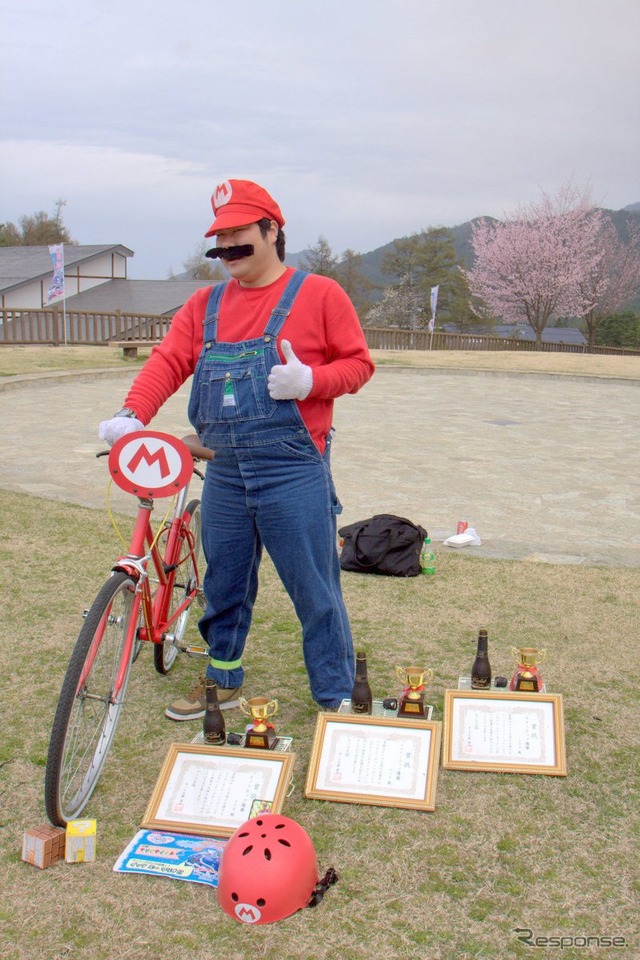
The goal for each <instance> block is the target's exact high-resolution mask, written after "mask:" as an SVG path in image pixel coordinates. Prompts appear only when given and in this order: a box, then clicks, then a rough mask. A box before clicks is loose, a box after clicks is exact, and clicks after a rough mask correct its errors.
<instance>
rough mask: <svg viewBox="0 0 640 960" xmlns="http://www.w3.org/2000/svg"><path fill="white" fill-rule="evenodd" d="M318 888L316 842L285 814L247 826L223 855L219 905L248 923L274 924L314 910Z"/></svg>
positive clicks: (250, 822)
mask: <svg viewBox="0 0 640 960" xmlns="http://www.w3.org/2000/svg"><path fill="white" fill-rule="evenodd" d="M317 883H318V861H317V859H316V852H315V849H314V846H313V843H312V841H311V837H310V836H309V834H308V833H307V832H306V830H304V829H303V828H302V827H301V826H300V824H298V823H296V822H295V820H290V819H289V817H282V816H280V815H279V814H265V815H264V816H260V817H258V818H256V819H253V820H247V822H246V823H243V824H242V825H241V826H240V827H238V829H237V830H236V832H235V833H234V834H233V836H232V837H231V838H230V839H229V841H228V843H227V844H226V846H225V848H224V851H223V853H222V860H221V862H220V875H219V882H218V901H219V902H220V906H221V907H222V909H223V910H224V911H225V913H228V914H229V916H231V917H235V919H236V920H240V921H241V922H242V923H274V922H275V921H276V920H283V919H284V918H285V917H288V916H290V915H291V914H292V913H295V912H296V910H300V909H301V908H302V907H306V906H308V905H309V901H310V900H312V898H313V894H314V890H315V888H316V884H317Z"/></svg>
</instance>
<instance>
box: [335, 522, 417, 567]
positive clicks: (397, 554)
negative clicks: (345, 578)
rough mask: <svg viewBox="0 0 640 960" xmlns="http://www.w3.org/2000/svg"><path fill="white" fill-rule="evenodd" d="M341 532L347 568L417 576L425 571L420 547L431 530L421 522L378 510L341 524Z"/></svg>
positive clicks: (344, 562) (343, 565)
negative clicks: (370, 515) (366, 516)
mask: <svg viewBox="0 0 640 960" xmlns="http://www.w3.org/2000/svg"><path fill="white" fill-rule="evenodd" d="M338 533H339V534H340V536H341V537H342V538H343V540H344V543H343V546H342V553H341V554H340V566H341V568H342V569H343V570H351V571H354V572H356V573H378V574H382V575H385V576H388V577H417V576H418V574H419V573H420V572H421V568H420V551H421V550H422V544H423V542H424V538H425V537H427V536H428V533H427V531H426V530H425V529H424V527H421V526H420V524H418V523H412V522H411V520H405V518H404V517H396V516H394V515H393V514H392V513H378V514H376V515H375V517H369V519H368V520H359V521H358V522H357V523H350V524H349V525H348V526H346V527H341V528H340V530H338Z"/></svg>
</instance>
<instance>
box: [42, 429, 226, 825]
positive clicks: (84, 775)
mask: <svg viewBox="0 0 640 960" xmlns="http://www.w3.org/2000/svg"><path fill="white" fill-rule="evenodd" d="M107 455H108V457H109V469H110V473H111V476H112V478H113V480H114V481H115V482H116V483H117V484H118V485H119V486H121V487H122V489H124V490H126V491H127V492H129V493H132V494H134V495H135V496H137V497H138V512H137V516H136V521H135V526H134V530H133V534H132V536H131V541H130V544H129V548H128V552H127V553H126V555H124V556H121V557H119V558H118V560H117V561H116V563H115V564H114V566H113V567H112V569H111V574H110V576H109V578H108V579H107V581H106V582H105V583H104V585H103V586H102V588H101V589H100V591H99V592H98V594H97V596H96V598H95V600H94V602H93V604H92V605H91V607H90V608H89V610H88V611H86V612H85V620H84V624H83V626H82V629H81V630H80V634H79V636H78V639H77V641H76V644H75V647H74V649H73V652H72V654H71V658H70V660H69V664H68V666H67V671H66V674H65V677H64V681H63V684H62V689H61V692H60V698H59V700H58V705H57V709H56V713H55V717H54V721H53V728H52V732H51V740H50V742H49V752H48V755H47V766H46V772H45V806H46V811H47V816H48V817H49V820H50V821H51V823H52V824H56V825H59V826H65V825H66V823H67V822H68V821H69V820H75V819H76V818H77V817H78V816H79V815H80V813H81V812H82V811H83V810H84V808H85V807H86V805H87V803H88V802H89V799H90V797H91V795H92V793H93V791H94V789H95V787H96V785H97V783H98V780H99V778H100V774H101V772H102V768H103V766H104V763H105V760H106V759H107V755H108V753H109V749H110V747H111V744H112V742H113V738H114V735H115V732H116V728H117V725H118V720H119V719H120V714H121V712H122V708H123V706H124V701H125V696H126V692H127V683H128V680H129V674H130V671H131V666H132V664H133V663H134V661H135V660H136V658H137V656H138V654H139V653H140V650H141V649H142V645H143V644H144V643H152V644H153V645H154V646H153V655H154V665H155V668H156V670H157V671H158V672H159V673H162V674H166V673H168V672H169V670H170V669H171V667H172V666H173V665H174V663H175V660H176V657H177V655H178V653H179V652H183V653H186V654H189V655H191V656H196V657H203V658H204V657H206V656H207V650H206V647H205V646H204V644H202V645H189V644H185V642H184V636H185V631H186V628H187V622H188V619H189V613H190V610H191V606H192V605H193V603H194V601H196V602H199V603H200V605H201V606H204V601H203V594H202V587H201V576H200V568H199V563H200V552H201V544H200V526H201V524H200V501H199V500H198V499H192V500H189V481H190V479H191V476H192V474H193V473H196V474H197V475H198V476H199V477H200V478H201V479H202V474H201V473H200V472H199V471H198V470H197V469H196V468H195V465H194V464H195V461H197V460H211V459H213V452H212V451H211V450H208V449H207V448H205V447H202V446H201V445H200V444H199V443H198V442H197V437H195V436H189V437H185V438H184V439H183V440H181V441H180V440H177V439H176V438H174V437H170V436H168V435H166V434H161V433H154V432H151V431H144V432H136V433H131V434H127V436H125V437H123V438H122V439H121V440H119V441H118V442H117V443H116V444H114V446H113V447H112V449H111V450H110V451H106V452H105V453H99V454H98V456H99V457H100V456H107ZM170 494H174V495H175V496H174V502H173V507H172V508H171V507H170V509H169V512H168V514H167V517H166V518H165V520H164V521H163V522H162V523H161V524H160V525H159V527H158V530H157V531H154V529H153V526H152V522H151V515H152V512H153V509H154V497H159V496H168V495H170Z"/></svg>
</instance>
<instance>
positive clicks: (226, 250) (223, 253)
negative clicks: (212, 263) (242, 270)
mask: <svg viewBox="0 0 640 960" xmlns="http://www.w3.org/2000/svg"><path fill="white" fill-rule="evenodd" d="M253 250H254V246H253V244H252V243H242V244H240V246H237V247H213V248H212V249H211V250H207V252H206V253H205V257H210V258H211V260H215V259H216V257H220V259H221V260H240V259H242V257H250V256H252V254H253Z"/></svg>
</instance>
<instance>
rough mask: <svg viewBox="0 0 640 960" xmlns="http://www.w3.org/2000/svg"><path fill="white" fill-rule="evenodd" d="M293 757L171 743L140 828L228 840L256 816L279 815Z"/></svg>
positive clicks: (247, 750)
mask: <svg viewBox="0 0 640 960" xmlns="http://www.w3.org/2000/svg"><path fill="white" fill-rule="evenodd" d="M294 762H295V754H294V753H279V752H276V751H275V750H249V749H246V748H233V747H226V746H222V747H212V746H208V745H206V744H202V745H201V744H192V743H189V744H185V743H173V744H171V746H170V747H169V751H168V753H167V756H166V759H165V761H164V764H163V766H162V770H161V771H160V775H159V777H158V780H157V783H156V785H155V788H154V790H153V794H152V795H151V800H150V801H149V804H148V806H147V810H146V812H145V815H144V819H143V821H142V824H141V826H142V827H144V828H145V829H147V830H151V829H157V830H167V831H172V832H175V833H192V834H196V835H200V836H208V837H230V836H231V834H232V833H234V831H235V830H236V829H237V828H238V827H239V826H240V825H241V824H242V823H244V822H245V821H246V820H248V819H250V818H251V817H252V816H255V815H256V813H258V812H268V813H280V812H281V811H282V806H283V803H284V800H285V798H286V795H287V791H288V788H289V784H290V782H291V774H292V770H293V765H294Z"/></svg>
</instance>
